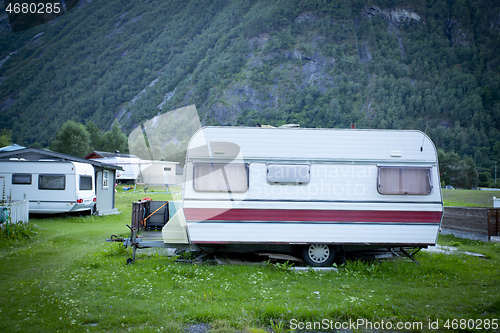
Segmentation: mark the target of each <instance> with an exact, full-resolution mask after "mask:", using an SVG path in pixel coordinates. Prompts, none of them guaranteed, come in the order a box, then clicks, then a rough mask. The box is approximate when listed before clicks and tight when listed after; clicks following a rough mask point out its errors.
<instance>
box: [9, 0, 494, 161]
mask: <svg viewBox="0 0 500 333" xmlns="http://www.w3.org/2000/svg"><path fill="white" fill-rule="evenodd" d="M2 15H4V14H0V17H2ZM7 23H8V22H7V21H6V19H5V17H4V18H3V19H2V20H0V64H1V67H0V110H1V115H0V128H8V129H12V136H13V140H14V141H16V142H17V143H20V144H25V145H31V144H38V145H41V146H47V145H49V144H50V142H51V141H52V140H53V139H54V137H55V132H56V131H57V129H58V128H59V127H60V126H61V124H62V123H63V122H64V121H66V120H67V119H72V120H75V121H77V122H81V123H86V122H88V121H90V120H92V121H93V122H94V123H95V124H97V126H99V127H100V128H101V129H109V128H110V126H111V124H112V123H113V121H114V120H115V119H118V121H119V122H120V124H121V126H122V129H123V130H124V131H125V132H126V133H129V132H130V131H131V130H132V129H133V128H135V127H136V126H137V125H138V124H140V123H141V122H143V121H145V120H147V119H150V118H152V117H153V116H155V115H157V114H158V113H161V112H167V111H169V110H173V109H176V108H178V107H181V106H185V105H189V104H196V106H197V108H198V111H199V114H200V118H201V120H202V123H203V124H231V125H248V126H255V125H256V124H257V123H266V124H271V125H281V124H284V123H299V124H301V126H303V127H347V126H349V124H350V123H356V124H357V127H358V128H360V127H361V128H403V129H410V128H413V129H420V130H423V131H425V132H426V133H428V134H429V135H430V136H431V138H432V139H433V140H434V141H435V143H436V145H437V146H438V147H441V148H443V149H445V150H446V151H455V152H457V153H458V154H459V155H460V156H471V157H473V158H474V160H475V162H476V164H477V165H478V166H479V168H480V169H481V170H485V171H492V168H493V166H494V161H495V160H496V159H497V158H499V157H500V133H499V129H500V93H499V91H500V75H499V72H500V71H499V70H500V67H499V66H500V61H499V59H498V55H499V54H500V2H499V1H470V0H468V1H452V2H450V1H445V0H429V1H419V0H415V1H383V0H380V1H351V2H345V1H338V2H325V1H320V0H318V1H298V0H295V1H257V0H254V1H243V0H241V1H221V0H219V1H175V0H174V1H168V2H155V1H129V2H126V3H123V2H122V1H113V0H109V1H97V0H94V1H89V0H87V1H84V0H81V1H80V3H79V5H78V6H77V7H76V8H74V9H73V10H72V11H71V12H70V13H68V14H66V15H63V16H62V17H60V18H58V19H57V20H56V21H52V22H50V23H47V24H45V25H43V26H39V27H36V28H33V29H31V30H28V31H25V32H20V33H16V34H12V32H10V30H9V28H8V26H7ZM41 33H43V34H41ZM40 34H41V35H40Z"/></svg>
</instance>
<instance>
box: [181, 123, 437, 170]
mask: <svg viewBox="0 0 500 333" xmlns="http://www.w3.org/2000/svg"><path fill="white" fill-rule="evenodd" d="M228 141H230V142H228ZM187 156H188V159H204V158H210V159H219V160H220V159H237V160H241V159H243V160H265V161H271V160H287V161H293V160H296V161H314V160H315V161H335V162H342V161H345V162H350V161H360V162H361V161H363V162H368V161H386V160H388V161H391V162H397V161H400V162H404V163H408V162H410V163H411V162H415V163H419V164H422V163H436V162H437V154H436V149H435V147H434V144H433V143H432V141H431V140H430V139H429V137H428V136H427V135H425V134H424V133H423V132H420V131H399V130H351V129H309V128H308V129H303V128H293V129H289V128H262V127H243V128H242V127H204V128H202V129H200V130H199V131H198V132H197V133H196V134H195V135H194V136H193V137H192V138H191V141H190V142H189V145H188V153H187Z"/></svg>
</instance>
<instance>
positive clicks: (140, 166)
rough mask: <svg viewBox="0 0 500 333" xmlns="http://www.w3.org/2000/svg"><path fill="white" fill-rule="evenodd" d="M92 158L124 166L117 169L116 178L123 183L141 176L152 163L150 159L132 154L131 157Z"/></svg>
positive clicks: (131, 181)
mask: <svg viewBox="0 0 500 333" xmlns="http://www.w3.org/2000/svg"><path fill="white" fill-rule="evenodd" d="M92 160H94V161H98V162H101V163H105V164H111V165H117V166H120V167H122V168H123V170H117V171H116V180H117V181H119V182H121V183H126V182H130V183H133V182H134V181H135V180H136V179H137V177H138V176H139V174H140V172H141V170H144V169H145V168H147V167H148V166H149V165H150V163H148V161H143V160H141V159H140V158H139V157H137V156H134V155H130V156H129V157H126V156H114V157H103V158H93V159H92Z"/></svg>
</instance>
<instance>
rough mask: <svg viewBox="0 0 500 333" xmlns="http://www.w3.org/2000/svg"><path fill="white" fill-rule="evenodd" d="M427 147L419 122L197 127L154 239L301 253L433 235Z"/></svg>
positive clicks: (432, 156)
mask: <svg viewBox="0 0 500 333" xmlns="http://www.w3.org/2000/svg"><path fill="white" fill-rule="evenodd" d="M442 215H443V203H442V198H441V191H440V181H439V171H438V160H437V153H436V149H435V147H434V144H433V143H432V141H431V140H430V139H429V138H428V137H427V136H426V135H425V134H424V133H422V132H420V131H399V130H342V129H340V130H339V129H301V128H245V127H205V128H202V129H200V130H199V131H198V132H197V133H196V134H195V135H193V137H192V138H191V140H190V142H189V145H188V149H187V155H186V165H185V183H184V188H183V202H182V209H180V210H179V211H177V213H176V214H175V215H174V216H173V217H172V218H171V219H170V221H169V222H167V224H166V225H165V226H164V227H163V232H162V235H163V242H164V243H167V244H172V245H175V244H194V245H197V246H199V247H201V248H217V249H221V250H222V249H225V250H228V251H256V250H267V251H278V252H291V253H301V254H302V256H303V259H304V260H305V262H306V263H308V264H310V265H328V264H331V263H332V262H333V260H334V258H335V254H336V253H339V252H340V253H342V252H344V251H350V250H357V249H360V248H366V247H373V248H393V247H414V248H422V247H427V246H429V245H435V243H436V239H437V235H438V230H439V227H440V223H441V218H442Z"/></svg>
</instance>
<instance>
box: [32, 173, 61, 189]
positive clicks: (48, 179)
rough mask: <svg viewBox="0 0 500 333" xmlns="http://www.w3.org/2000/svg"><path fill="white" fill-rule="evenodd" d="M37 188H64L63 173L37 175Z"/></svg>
mask: <svg viewBox="0 0 500 333" xmlns="http://www.w3.org/2000/svg"><path fill="white" fill-rule="evenodd" d="M38 189H39V190H65V189H66V176H65V175H38Z"/></svg>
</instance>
